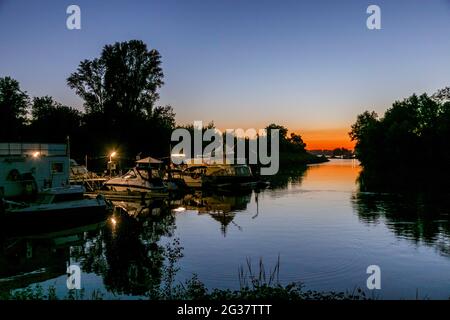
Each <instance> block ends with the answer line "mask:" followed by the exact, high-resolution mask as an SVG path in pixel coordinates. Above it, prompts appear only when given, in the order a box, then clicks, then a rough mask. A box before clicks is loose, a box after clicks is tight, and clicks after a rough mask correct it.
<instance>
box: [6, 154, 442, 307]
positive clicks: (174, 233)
mask: <svg viewBox="0 0 450 320" xmlns="http://www.w3.org/2000/svg"><path fill="white" fill-rule="evenodd" d="M359 171H360V167H359V166H358V164H357V162H355V161H354V160H333V161H331V162H329V163H326V164H320V165H313V166H309V167H308V168H307V169H306V170H298V171H296V172H291V173H290V174H289V175H284V176H282V177H278V178H276V179H273V181H272V187H271V188H270V189H267V190H264V191H261V192H259V193H252V194H246V195H239V196H236V195H205V194H203V195H201V194H196V195H189V196H186V197H184V198H183V199H178V200H175V201H171V202H170V203H167V202H161V203H159V202H158V203H154V204H152V205H151V206H150V207H147V208H143V207H142V206H140V205H139V204H137V203H136V204H134V203H115V204H116V205H117V206H119V207H121V208H118V209H116V210H115V212H114V213H113V214H112V216H111V217H108V219H107V220H106V221H99V222H98V223H95V224H92V223H91V224H89V225H81V226H80V227H78V228H71V229H69V230H67V229H64V228H62V230H55V232H53V233H51V234H38V233H36V234H34V235H21V236H14V235H10V236H4V237H3V240H2V252H1V255H0V289H1V290H7V289H11V288H22V287H26V286H28V285H31V284H41V285H42V286H43V287H48V286H55V287H56V288H57V293H58V295H60V296H64V295H65V294H67V288H66V279H67V278H66V275H65V269H66V267H67V265H69V264H78V265H80V266H81V269H82V272H83V273H82V286H83V288H84V289H85V292H86V296H89V294H90V293H91V292H92V291H93V290H99V291H100V292H102V293H103V294H104V297H105V298H121V299H131V298H141V297H143V296H144V295H145V293H146V292H148V290H149V288H151V287H152V286H154V285H158V284H159V283H160V282H163V281H164V279H165V273H164V270H165V266H166V265H167V259H166V258H167V256H168V255H169V253H170V252H174V250H175V251H176V252H177V250H180V251H181V252H182V253H183V257H181V258H180V259H179V260H178V263H177V265H178V267H179V271H178V273H177V275H176V281H177V282H179V281H184V280H185V279H189V278H191V277H192V275H193V274H196V275H198V277H199V279H200V280H202V281H203V282H204V283H205V284H206V285H207V286H208V287H210V288H230V289H234V288H238V287H239V277H238V270H239V267H240V266H243V265H245V264H246V260H247V259H250V261H251V263H253V265H254V266H255V269H257V264H258V261H259V259H262V261H263V262H264V265H265V267H266V269H267V270H268V269H270V268H272V267H273V266H274V265H275V264H276V262H277V259H278V257H279V258H280V273H279V280H280V281H281V282H282V283H285V284H286V283H289V282H294V281H301V282H303V283H304V285H305V286H306V288H308V289H315V290H326V291H331V290H333V291H346V290H353V289H354V288H357V287H360V288H365V286H366V279H367V277H368V275H367V274H366V269H367V267H368V266H369V265H378V266H380V268H381V273H382V274H381V276H382V289H381V290H378V291H377V292H376V293H375V295H376V296H378V297H380V298H387V299H389V298H405V299H408V298H411V299H413V298H415V297H416V294H417V293H418V295H419V296H420V297H422V298H436V299H437V298H442V299H447V298H448V297H450V222H449V221H450V220H449V213H450V210H449V209H448V207H447V208H446V207H438V206H426V205H423V204H422V203H420V202H417V201H415V200H414V201H413V200H411V199H408V198H402V197H399V196H396V195H390V194H372V193H361V192H358V185H357V182H356V181H357V177H358V173H359ZM175 239H179V243H177V242H176V241H175V242H174V240H175Z"/></svg>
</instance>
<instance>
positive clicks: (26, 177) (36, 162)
mask: <svg viewBox="0 0 450 320" xmlns="http://www.w3.org/2000/svg"><path fill="white" fill-rule="evenodd" d="M69 170H70V165H69V151H68V146H67V145H66V144H40V143H0V195H2V196H3V197H4V198H5V199H14V198H30V197H33V196H35V195H36V194H37V193H38V192H40V191H42V190H44V189H47V188H52V187H62V186H66V185H68V184H69Z"/></svg>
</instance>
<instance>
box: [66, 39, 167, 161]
mask: <svg viewBox="0 0 450 320" xmlns="http://www.w3.org/2000/svg"><path fill="white" fill-rule="evenodd" d="M163 77H164V75H163V71H162V68H161V56H160V54H159V52H158V51H157V50H154V49H152V50H148V49H147V45H146V44H145V43H144V42H142V41H139V40H131V41H126V42H117V43H115V44H113V45H106V46H105V47H104V48H103V50H102V53H101V55H100V57H99V58H96V59H93V60H84V61H82V62H81V63H80V65H79V67H78V69H77V71H76V72H74V73H72V74H71V75H70V76H69V78H68V79H67V84H68V85H69V87H70V88H72V89H75V91H76V93H77V94H78V95H79V96H80V97H81V98H82V99H83V100H84V107H85V110H86V116H85V118H84V120H85V124H86V131H87V132H89V133H90V134H91V136H92V139H91V141H90V146H89V148H88V150H87V152H88V153H91V154H95V153H99V152H100V153H105V152H106V148H108V147H109V148H111V146H114V148H117V149H120V152H121V154H122V155H127V157H128V158H129V159H134V156H135V154H137V153H138V152H144V153H149V152H151V153H153V155H154V156H167V155H168V150H169V141H170V134H171V131H172V129H173V128H174V126H175V114H174V112H173V109H172V107H171V106H164V107H163V106H156V105H155V104H156V102H157V100H158V98H159V94H158V89H159V88H160V87H161V86H162V85H163V83H164V82H163Z"/></svg>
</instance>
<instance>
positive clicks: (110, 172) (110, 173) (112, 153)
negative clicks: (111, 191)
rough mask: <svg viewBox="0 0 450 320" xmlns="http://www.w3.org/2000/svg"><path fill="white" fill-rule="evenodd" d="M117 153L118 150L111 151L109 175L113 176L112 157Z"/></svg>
mask: <svg viewBox="0 0 450 320" xmlns="http://www.w3.org/2000/svg"><path fill="white" fill-rule="evenodd" d="M116 155H117V152H115V151H113V152H111V153H110V155H109V162H108V166H109V176H110V177H111V176H112V169H113V163H112V158H114V157H115V156H116Z"/></svg>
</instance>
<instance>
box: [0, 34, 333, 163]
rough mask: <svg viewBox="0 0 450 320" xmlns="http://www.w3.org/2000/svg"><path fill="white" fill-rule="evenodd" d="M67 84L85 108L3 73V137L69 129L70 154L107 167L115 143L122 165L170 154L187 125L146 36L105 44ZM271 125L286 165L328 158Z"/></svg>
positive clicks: (45, 135) (53, 134) (45, 137)
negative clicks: (169, 97)
mask: <svg viewBox="0 0 450 320" xmlns="http://www.w3.org/2000/svg"><path fill="white" fill-rule="evenodd" d="M74 68H75V66H74ZM67 85H68V86H69V87H70V88H71V89H73V90H74V91H75V93H76V94H77V95H78V96H79V97H80V98H81V99H82V100H83V109H84V110H83V111H80V110H78V109H76V108H74V107H71V106H66V105H63V104H61V103H59V102H57V101H56V100H55V99H54V98H53V97H51V96H43V97H30V96H29V95H28V94H27V93H26V91H24V90H22V88H21V87H20V84H19V82H18V81H16V80H15V79H13V78H11V77H8V76H5V77H1V78H0V141H4V142H42V143H51V142H65V141H66V139H67V137H70V147H71V156H72V157H73V158H75V159H76V160H78V161H81V162H84V160H85V159H86V158H87V159H89V163H90V166H91V168H96V167H97V168H103V167H104V163H105V158H107V155H108V154H109V153H110V152H111V150H118V151H119V153H120V158H121V159H120V160H121V162H122V164H123V165H131V164H132V163H133V162H134V160H135V159H136V155H138V154H147V155H152V156H154V157H159V158H167V157H168V156H169V152H170V148H171V142H170V140H171V134H172V132H173V130H174V129H176V128H178V127H183V126H180V125H179V124H177V123H176V120H175V112H174V109H173V108H172V106H170V105H165V106H162V105H159V104H158V102H159V93H158V91H159V89H160V88H161V87H162V86H163V85H164V73H163V70H162V67H161V55H160V53H159V52H158V51H157V50H155V49H150V50H149V49H148V48H147V45H146V44H145V43H144V42H142V41H139V40H131V41H126V42H117V43H114V44H112V45H106V46H104V48H103V50H102V51H101V54H100V56H99V57H98V58H95V59H92V60H83V61H81V62H80V63H79V65H78V67H77V68H76V70H75V71H74V72H73V73H72V74H70V75H69V76H68V78H67ZM210 126H213V127H214V124H213V123H211V124H210ZM184 127H186V128H189V125H188V126H184ZM267 129H269V130H270V129H279V130H280V164H281V166H282V167H283V166H290V165H304V164H308V163H318V162H324V161H327V160H326V159H325V158H324V157H317V156H315V155H312V154H310V153H308V152H307V151H306V149H305V147H306V145H305V143H304V142H303V140H302V138H301V136H300V135H297V134H294V133H292V134H290V135H289V134H288V129H287V128H285V127H283V126H279V125H276V124H271V125H269V126H267Z"/></svg>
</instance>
